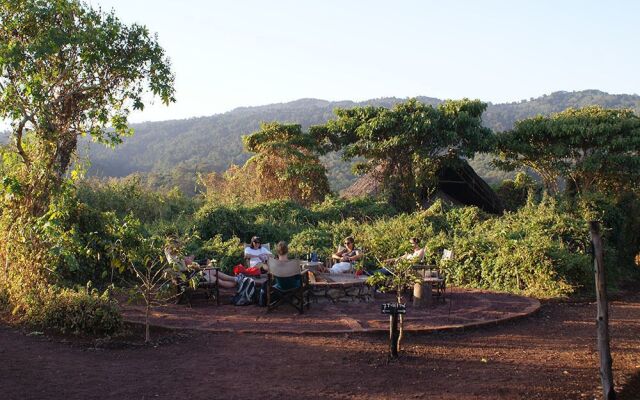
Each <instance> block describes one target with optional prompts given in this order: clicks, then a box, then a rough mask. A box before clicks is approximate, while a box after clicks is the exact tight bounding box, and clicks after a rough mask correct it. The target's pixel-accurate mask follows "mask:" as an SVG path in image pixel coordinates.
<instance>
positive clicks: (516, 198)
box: [496, 172, 540, 211]
mask: <svg viewBox="0 0 640 400" xmlns="http://www.w3.org/2000/svg"><path fill="white" fill-rule="evenodd" d="M539 189H540V188H539V187H538V184H536V182H535V181H534V180H533V179H532V178H531V177H530V176H529V175H527V174H525V173H524V172H519V173H517V174H516V176H515V178H514V179H513V180H511V179H506V180H504V181H502V184H501V185H500V186H499V187H498V188H497V189H496V194H497V195H498V197H500V200H501V201H502V204H503V205H504V208H505V210H507V211H516V210H517V209H519V208H521V207H522V206H524V205H525V204H526V202H527V198H528V197H529V195H530V194H531V195H535V196H537V195H538V194H539V192H540V190H539Z"/></svg>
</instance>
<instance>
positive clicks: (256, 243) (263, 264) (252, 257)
mask: <svg viewBox="0 0 640 400" xmlns="http://www.w3.org/2000/svg"><path fill="white" fill-rule="evenodd" d="M269 257H273V254H272V253H271V252H270V251H269V250H267V249H266V248H264V247H262V241H261V240H260V237H259V236H254V237H252V238H251V244H250V245H249V246H247V247H246V248H245V249H244V259H245V260H249V268H251V267H258V268H260V270H262V271H268V270H269V266H268V265H267V261H269Z"/></svg>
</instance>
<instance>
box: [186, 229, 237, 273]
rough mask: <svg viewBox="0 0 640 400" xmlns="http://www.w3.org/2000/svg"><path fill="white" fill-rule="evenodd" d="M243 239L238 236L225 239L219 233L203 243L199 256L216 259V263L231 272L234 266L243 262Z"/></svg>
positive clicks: (226, 271) (197, 254) (224, 270)
mask: <svg viewBox="0 0 640 400" xmlns="http://www.w3.org/2000/svg"><path fill="white" fill-rule="evenodd" d="M242 244H243V243H242V241H240V239H238V238H237V237H235V236H234V237H232V238H230V239H229V240H223V239H222V235H220V234H218V235H215V236H214V237H212V238H211V239H209V240H207V241H205V242H203V243H202V247H201V249H200V251H199V252H198V253H196V254H195V255H196V257H197V258H201V259H205V258H206V259H209V260H215V262H214V263H215V265H216V266H218V267H220V268H222V271H223V272H225V273H227V274H229V273H231V272H232V270H233V267H234V266H236V265H238V264H242V263H243V260H244V247H243V245H242Z"/></svg>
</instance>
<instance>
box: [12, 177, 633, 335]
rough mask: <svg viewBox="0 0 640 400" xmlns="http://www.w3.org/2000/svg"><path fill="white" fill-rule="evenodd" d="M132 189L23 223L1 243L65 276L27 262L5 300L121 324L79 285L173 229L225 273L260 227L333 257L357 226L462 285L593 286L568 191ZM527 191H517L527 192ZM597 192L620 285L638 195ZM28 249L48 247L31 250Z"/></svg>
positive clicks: (93, 325) (300, 250)
mask: <svg viewBox="0 0 640 400" xmlns="http://www.w3.org/2000/svg"><path fill="white" fill-rule="evenodd" d="M118 185H121V184H118ZM128 188H129V189H131V190H132V191H133V192H134V193H133V194H132V193H126V192H127V190H129V189H127V187H120V186H117V187H115V188H114V187H111V186H109V185H106V186H101V185H97V186H83V185H80V186H79V187H77V186H76V187H74V186H70V187H68V188H67V189H66V190H64V191H62V192H61V193H60V194H59V195H58V196H56V198H55V200H54V201H53V202H52V205H51V207H50V210H49V212H48V213H46V215H45V216H44V217H42V218H40V219H39V220H37V221H34V222H33V223H31V224H28V226H29V228H28V229H25V228H24V226H25V224H19V225H20V226H22V227H23V229H22V231H20V234H21V235H22V237H24V242H22V243H27V242H30V241H32V240H33V238H38V240H39V241H40V242H38V243H37V244H33V243H32V245H31V246H26V245H25V246H22V247H24V248H22V247H20V245H19V243H21V242H19V241H18V242H16V241H15V240H14V241H12V243H17V244H14V247H13V248H6V247H5V249H4V250H3V251H10V252H11V254H12V256H13V257H14V258H13V259H12V262H14V263H15V264H16V265H23V266H27V265H28V264H29V263H32V264H34V265H40V266H44V267H43V268H37V269H34V270H39V271H47V273H48V274H52V275H53V276H55V277H56V279H55V281H56V282H58V284H56V285H53V286H43V287H40V286H38V285H37V284H36V285H35V286H34V285H32V284H31V283H32V282H39V281H40V278H39V277H38V276H29V274H28V273H26V272H24V271H29V269H26V268H25V269H22V270H21V271H23V272H21V273H18V272H16V274H15V275H11V274H13V272H15V271H18V270H15V271H13V270H10V271H11V272H10V273H9V275H11V276H9V277H5V278H3V279H2V282H0V306H3V307H5V308H10V309H12V310H13V311H14V312H15V314H16V315H18V316H20V317H21V318H23V319H24V320H25V321H27V322H30V323H33V324H36V325H42V326H48V327H54V328H58V329H60V330H63V331H67V332H81V331H82V332H90V333H109V332H112V331H113V330H115V329H117V328H118V327H119V326H120V324H121V319H120V316H119V314H118V310H117V307H116V304H115V303H114V302H113V300H111V299H110V298H109V296H108V295H107V292H102V293H101V292H99V291H98V290H97V289H75V287H76V285H81V286H85V285H86V284H87V282H93V283H94V284H95V286H96V287H98V288H105V287H107V286H108V285H109V284H111V283H115V284H116V285H121V284H124V282H131V280H130V279H124V278H131V276H127V274H128V272H127V268H126V267H125V266H124V265H123V264H122V263H121V260H119V258H118V254H123V253H127V254H137V252H139V249H140V248H141V241H144V242H145V243H155V245H154V246H155V247H154V249H153V251H154V254H156V253H157V254H162V244H161V243H163V240H164V238H166V237H167V236H172V237H177V238H180V241H181V243H182V245H183V248H184V251H185V253H187V254H193V255H195V256H196V258H197V259H205V258H208V259H215V260H216V262H217V263H218V265H219V266H221V267H222V268H223V270H224V271H225V272H230V270H231V268H232V267H233V266H234V265H236V264H238V263H241V262H242V259H243V257H242V252H243V243H246V242H248V241H249V239H250V238H251V236H253V235H259V236H261V237H262V239H263V242H265V243H266V242H271V243H276V242H278V241H280V240H285V241H288V242H289V243H290V251H291V253H292V254H294V255H297V256H300V255H304V254H307V253H309V252H312V251H313V252H317V253H319V254H320V255H321V256H323V257H328V256H330V254H331V253H332V252H333V251H334V249H335V248H336V246H337V245H339V244H340V243H341V242H342V240H343V239H344V238H345V237H346V236H353V237H354V238H355V239H356V245H357V246H358V247H361V248H362V249H364V251H365V254H366V255H365V258H364V265H365V267H366V268H369V269H374V268H378V267H379V266H380V260H383V259H386V258H390V257H396V256H399V255H402V254H404V253H407V252H409V251H410V250H411V245H410V243H409V238H411V237H414V236H415V237H418V238H420V239H422V244H423V245H424V246H426V249H427V253H426V259H425V262H427V263H430V264H440V265H441V267H442V268H443V269H445V271H446V275H447V279H448V280H449V284H452V285H457V286H467V287H474V288H483V289H491V290H498V291H506V292H512V293H520V294H526V295H531V296H536V297H542V298H545V297H556V296H568V295H571V294H573V293H575V292H576V291H581V290H591V289H592V288H593V272H592V264H591V256H590V254H589V250H590V248H589V233H588V228H587V226H586V223H585V222H584V219H583V218H582V214H581V213H580V212H578V211H577V210H578V209H579V208H578V205H576V204H574V203H572V202H571V201H568V200H556V199H553V198H546V197H545V198H543V199H541V200H536V199H535V197H534V196H529V197H528V200H526V204H524V205H523V206H521V207H519V208H517V209H516V210H515V211H512V212H506V213H505V214H504V215H502V216H495V215H488V214H486V213H484V212H482V211H481V210H479V209H478V208H476V207H458V208H452V207H449V206H447V205H446V204H444V203H442V202H439V201H438V202H436V203H434V204H433V205H432V206H431V207H430V208H429V209H428V210H423V211H418V212H414V213H400V214H398V213H396V212H395V211H394V210H393V209H392V208H390V207H389V206H388V205H387V204H385V203H381V202H378V201H374V200H370V199H357V200H343V199H337V198H332V197H330V198H327V200H325V202H323V203H321V204H317V205H314V206H312V207H310V208H304V207H301V206H300V205H297V204H295V203H292V202H287V201H273V202H268V203H261V204H254V205H250V206H249V205H247V206H243V205H235V206H221V205H216V204H211V203H205V204H203V205H202V206H201V207H200V208H199V209H198V201H197V200H193V201H192V200H189V201H183V200H184V199H182V198H181V197H180V196H178V195H176V194H172V193H165V194H161V193H154V194H150V193H147V192H146V191H145V190H143V189H140V188H137V187H135V185H134V186H132V187H128ZM136 193H137V194H136ZM529 193H531V191H529ZM522 195H523V191H519V192H518V196H519V197H517V199H516V200H517V201H518V202H520V201H522ZM176 196H177V197H176ZM111 197H114V198H113V199H112V198H111ZM594 201H596V202H599V203H598V204H597V207H596V208H597V209H599V210H602V214H601V218H602V220H603V221H604V227H605V230H604V236H605V243H606V249H605V251H606V253H605V261H606V263H607V272H608V277H609V282H610V284H611V285H615V284H616V283H617V282H619V281H621V280H624V279H626V278H628V277H629V276H630V275H631V274H634V273H637V270H638V268H636V267H634V266H633V260H634V257H635V256H636V255H637V254H638V251H639V250H640V248H639V244H640V243H639V240H640V239H639V238H638V236H639V235H638V234H637V232H638V231H639V228H640V217H639V215H640V205H639V204H640V203H639V202H638V200H637V198H635V197H633V196H620V198H618V199H604V200H603V199H596V200H594ZM132 202H133V203H137V204H130V203H132ZM154 207H155V208H156V210H152V209H153V208H154ZM196 210H197V211H196ZM0 216H2V215H1V214H0ZM3 218H4V219H3V221H4V222H3V223H5V224H6V223H8V221H9V220H10V219H9V217H8V215H4V216H3ZM2 232H4V233H3V234H8V233H9V232H11V231H10V230H3V231H2ZM14 234H15V233H14ZM147 238H153V240H147ZM28 248H31V249H32V248H38V249H42V252H40V253H38V254H30V253H28V250H27V249H28ZM21 249H22V250H21ZM444 249H450V250H452V251H453V253H454V257H453V259H452V260H450V261H447V262H441V254H442V251H443V250H444ZM5 257H6V254H5ZM3 259H5V258H3ZM47 281H51V280H50V279H47ZM32 286H33V287H32Z"/></svg>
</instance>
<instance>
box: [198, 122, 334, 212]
mask: <svg viewBox="0 0 640 400" xmlns="http://www.w3.org/2000/svg"><path fill="white" fill-rule="evenodd" d="M242 140H243V143H244V147H245V150H247V151H249V152H252V153H256V154H255V155H254V156H253V157H251V158H250V159H249V160H247V162H246V163H245V165H244V166H243V167H241V168H239V167H237V166H233V165H232V166H231V167H230V168H229V169H228V170H227V171H226V172H225V173H224V174H222V175H220V174H216V173H212V174H209V175H208V176H206V177H204V178H201V179H200V183H201V184H202V185H203V186H204V187H205V189H206V191H207V193H208V196H212V195H213V196H219V195H220V194H223V195H224V196H225V198H226V199H231V200H238V201H243V202H251V201H267V200H279V199H290V200H293V201H295V202H297V203H300V204H304V205H309V204H311V203H314V202H318V201H322V200H323V199H324V197H325V196H326V195H327V194H328V193H329V181H328V180H327V171H326V169H325V167H324V165H322V163H321V162H320V159H319V155H320V152H321V149H320V147H319V146H318V144H317V142H316V140H315V138H314V137H312V136H311V135H309V134H308V133H304V132H302V128H301V127H300V125H297V124H281V123H277V122H271V123H263V124H261V125H260V130H259V131H257V132H254V133H252V134H251V135H247V136H244V137H243V138H242Z"/></svg>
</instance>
